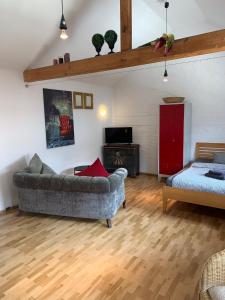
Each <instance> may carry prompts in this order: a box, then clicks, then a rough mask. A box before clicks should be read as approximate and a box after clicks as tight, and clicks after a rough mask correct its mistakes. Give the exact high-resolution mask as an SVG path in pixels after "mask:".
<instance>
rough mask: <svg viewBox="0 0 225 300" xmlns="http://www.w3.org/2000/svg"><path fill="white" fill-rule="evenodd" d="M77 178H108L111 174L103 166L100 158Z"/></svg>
mask: <svg viewBox="0 0 225 300" xmlns="http://www.w3.org/2000/svg"><path fill="white" fill-rule="evenodd" d="M76 175H77V176H90V177H108V176H109V173H108V172H107V171H106V169H105V168H104V166H103V165H102V163H101V161H100V159H99V158H98V159H97V160H96V161H95V162H94V163H93V164H92V165H91V166H89V167H87V169H85V170H84V171H82V172H80V173H77V174H76Z"/></svg>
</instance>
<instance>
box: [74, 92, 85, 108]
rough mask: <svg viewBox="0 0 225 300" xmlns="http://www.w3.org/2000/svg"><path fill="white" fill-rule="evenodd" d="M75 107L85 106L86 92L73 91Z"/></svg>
mask: <svg viewBox="0 0 225 300" xmlns="http://www.w3.org/2000/svg"><path fill="white" fill-rule="evenodd" d="M73 108H74V109H82V108H84V94H83V93H79V92H73Z"/></svg>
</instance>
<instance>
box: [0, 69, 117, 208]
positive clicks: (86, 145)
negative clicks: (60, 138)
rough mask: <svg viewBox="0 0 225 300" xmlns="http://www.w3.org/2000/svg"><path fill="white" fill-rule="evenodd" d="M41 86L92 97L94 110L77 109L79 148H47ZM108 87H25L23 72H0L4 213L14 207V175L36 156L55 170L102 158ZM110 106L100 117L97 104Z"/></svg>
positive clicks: (0, 173)
mask: <svg viewBox="0 0 225 300" xmlns="http://www.w3.org/2000/svg"><path fill="white" fill-rule="evenodd" d="M43 88H53V89H60V90H69V91H82V92H90V93H94V105H95V109H94V110H74V127H75V129H74V130H75V145H73V146H66V147H62V148H56V149H50V150H48V149H47V148H46V137H45V120H44V105H43V95H42V93H43V91H42V89H43ZM111 103H112V91H111V89H110V88H104V87H98V86H94V85H88V84H84V83H80V82H75V81H59V82H55V83H54V82H51V83H42V84H41V85H35V86H30V87H29V88H25V86H24V83H23V80H22V74H21V72H19V73H17V72H15V71H8V70H0V107H1V109H0V137H1V142H0V158H1V164H0V210H3V209H5V208H6V207H9V206H12V205H15V204H16V193H15V189H14V187H13V185H12V174H13V172H14V171H16V170H18V169H21V168H23V167H25V165H26V164H27V162H28V161H29V160H30V158H31V157H32V156H33V154H34V153H35V152H37V153H38V154H39V155H40V157H41V158H42V159H43V161H44V162H46V163H47V164H49V165H50V166H51V167H52V168H53V169H54V170H55V171H56V172H62V171H64V170H66V169H69V168H72V167H74V166H76V165H79V164H86V163H91V162H93V161H94V160H95V159H96V158H97V157H99V156H101V146H102V144H103V128H104V127H106V126H110V125H111V117H112V116H111V113H112V111H111ZM101 104H104V105H105V106H106V107H107V110H108V115H107V117H106V118H105V119H104V118H101V117H100V115H99V111H98V110H99V106H100V105H101Z"/></svg>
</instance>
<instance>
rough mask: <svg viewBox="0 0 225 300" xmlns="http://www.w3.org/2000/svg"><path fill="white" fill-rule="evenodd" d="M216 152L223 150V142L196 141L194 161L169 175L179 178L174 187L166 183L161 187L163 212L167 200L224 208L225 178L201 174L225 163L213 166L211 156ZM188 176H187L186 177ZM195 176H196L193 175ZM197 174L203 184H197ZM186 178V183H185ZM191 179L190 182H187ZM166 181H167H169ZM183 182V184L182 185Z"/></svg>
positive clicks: (224, 148) (222, 166) (224, 150)
mask: <svg viewBox="0 0 225 300" xmlns="http://www.w3.org/2000/svg"><path fill="white" fill-rule="evenodd" d="M218 152H225V143H224V144H223V143H197V144H196V152H195V159H196V160H195V162H194V164H192V165H191V166H190V167H188V168H186V169H185V170H184V171H183V175H182V176H180V175H181V174H182V172H180V173H179V174H176V175H175V176H173V177H171V178H170V179H169V181H170V180H172V181H173V180H175V181H176V176H177V177H178V178H180V179H181V180H180V183H178V180H177V184H176V187H174V186H173V184H172V186H169V185H166V186H164V187H163V212H164V213H166V211H167V205H168V200H169V199H171V200H176V201H181V202H187V203H193V204H198V205H204V206H210V207H215V208H221V209H225V180H224V181H222V182H221V181H219V180H216V179H211V178H207V180H208V183H209V184H207V180H206V177H205V178H203V177H204V175H203V174H205V173H207V171H208V170H209V169H211V168H221V169H224V168H225V165H221V166H214V165H213V158H214V154H215V153H218ZM194 168H196V169H194ZM188 176H189V177H188ZM193 176H196V177H193ZM198 176H202V177H201V182H202V179H203V184H200V185H199V186H198V184H197V183H195V184H193V183H194V182H195V181H198V178H200V177H198ZM185 178H186V179H185ZM185 180H186V183H185ZM191 180H192V183H191V182H189V181H191ZM169 181H168V183H169ZM182 181H183V184H182ZM184 184H185V185H184Z"/></svg>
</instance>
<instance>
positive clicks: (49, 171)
mask: <svg viewBox="0 0 225 300" xmlns="http://www.w3.org/2000/svg"><path fill="white" fill-rule="evenodd" d="M41 174H50V175H56V172H55V171H54V170H52V168H50V167H49V166H48V165H46V164H45V163H43V164H42V170H41Z"/></svg>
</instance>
